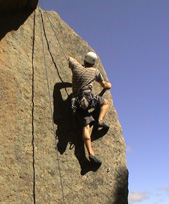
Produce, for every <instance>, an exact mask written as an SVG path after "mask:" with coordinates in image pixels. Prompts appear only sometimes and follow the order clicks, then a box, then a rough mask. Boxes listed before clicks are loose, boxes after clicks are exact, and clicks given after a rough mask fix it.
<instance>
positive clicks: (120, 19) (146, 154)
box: [39, 0, 169, 204]
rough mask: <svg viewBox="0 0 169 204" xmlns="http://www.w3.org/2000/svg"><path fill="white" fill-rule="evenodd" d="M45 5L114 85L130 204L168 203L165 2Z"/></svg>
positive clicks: (168, 10)
mask: <svg viewBox="0 0 169 204" xmlns="http://www.w3.org/2000/svg"><path fill="white" fill-rule="evenodd" d="M43 1H44V4H45V6H46V9H47V10H54V11H56V12H57V13H58V14H59V15H60V16H61V18H62V19H63V20H64V21H65V22H66V23H67V24H68V25H69V26H70V27H71V28H72V29H73V30H74V31H75V32H76V33H77V34H78V35H80V36H81V37H82V38H83V39H84V40H85V41H87V42H88V44H89V45H90V46H91V47H92V48H93V49H94V50H95V51H96V53H97V54H98V55H99V57H100V59H101V61H102V64H103V66H104V68H105V70H106V73H107V76H108V78H109V81H110V82H111V83H112V89H111V94H112V97H113V102H114V106H115V108H116V110H117V113H118V117H119V121H120V123H121V125H122V129H123V136H124V139H125V141H126V158H127V168H128V170H129V204H137V203H139V204H168V203H169V0H104V1H103V0H85V1H84V0H57V1H55V0H43ZM39 5H40V6H41V8H43V6H42V4H41V3H40V4H39Z"/></svg>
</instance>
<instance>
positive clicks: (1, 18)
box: [0, 10, 33, 40]
mask: <svg viewBox="0 0 169 204" xmlns="http://www.w3.org/2000/svg"><path fill="white" fill-rule="evenodd" d="M32 12H33V10H21V11H17V12H10V13H9V12H6V13H1V15H0V27H1V29H0V40H1V39H2V38H3V37H4V36H5V35H6V34H7V33H8V32H10V31H12V30H18V28H19V27H20V26H21V25H22V24H23V23H24V22H25V21H26V19H27V18H28V17H29V16H30V15H31V13H32Z"/></svg>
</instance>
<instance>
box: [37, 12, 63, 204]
mask: <svg viewBox="0 0 169 204" xmlns="http://www.w3.org/2000/svg"><path fill="white" fill-rule="evenodd" d="M39 13H40V16H39V22H40V27H41V29H40V30H41V42H42V50H43V57H44V66H45V71H46V81H47V88H48V97H49V105H50V114H51V118H52V128H53V134H54V137H55V145H56V154H57V161H58V168H59V176H60V184H61V190H62V201H63V204H64V203H65V197H64V191H63V182H62V174H61V165H60V159H59V153H58V148H57V142H56V135H55V129H54V121H53V114H52V105H51V94H50V87H49V79H48V70H47V64H46V57H45V48H44V42H43V25H42V24H43V21H42V13H41V11H40V9H39Z"/></svg>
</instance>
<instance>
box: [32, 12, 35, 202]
mask: <svg viewBox="0 0 169 204" xmlns="http://www.w3.org/2000/svg"><path fill="white" fill-rule="evenodd" d="M35 18H36V11H34V18H33V38H32V157H33V159H32V160H33V162H32V168H33V201H34V204H36V176H35V175H36V172H35V143H34V141H35V135H34V107H35V103H34V95H35V91H34V73H35V67H34V49H35Z"/></svg>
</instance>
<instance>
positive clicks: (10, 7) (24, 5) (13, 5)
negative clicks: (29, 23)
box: [0, 0, 38, 12]
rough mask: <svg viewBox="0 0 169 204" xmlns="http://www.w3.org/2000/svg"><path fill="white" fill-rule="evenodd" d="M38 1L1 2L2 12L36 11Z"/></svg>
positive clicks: (0, 9) (17, 0)
mask: <svg viewBox="0 0 169 204" xmlns="http://www.w3.org/2000/svg"><path fill="white" fill-rule="evenodd" d="M37 4H38V0H0V12H9V11H17V10H20V9H35V8H36V6H37Z"/></svg>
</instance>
